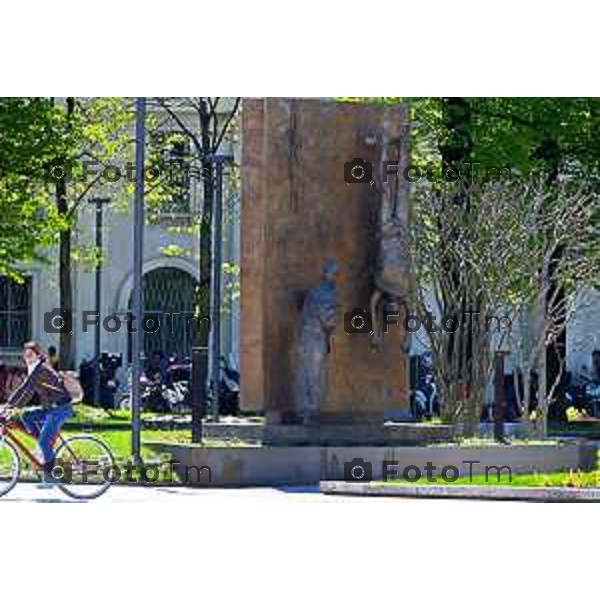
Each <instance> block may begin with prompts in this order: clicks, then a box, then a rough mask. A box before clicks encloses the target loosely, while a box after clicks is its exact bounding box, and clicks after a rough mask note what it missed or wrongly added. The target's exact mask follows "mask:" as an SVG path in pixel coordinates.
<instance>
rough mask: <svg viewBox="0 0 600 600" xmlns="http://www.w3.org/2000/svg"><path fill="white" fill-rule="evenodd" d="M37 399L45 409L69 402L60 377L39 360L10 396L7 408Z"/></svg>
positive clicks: (42, 360)
mask: <svg viewBox="0 0 600 600" xmlns="http://www.w3.org/2000/svg"><path fill="white" fill-rule="evenodd" d="M34 397H37V399H38V400H39V402H40V404H41V405H42V406H43V407H45V408H51V407H54V406H60V405H62V404H68V403H70V402H71V397H70V396H69V393H68V392H67V389H66V388H65V384H64V382H63V380H62V377H61V376H60V375H59V374H58V373H57V372H56V371H55V370H54V369H52V368H51V367H50V366H49V365H48V364H47V363H46V361H45V359H43V358H42V359H41V360H40V362H38V363H37V365H36V366H35V367H34V369H33V371H32V372H31V374H30V375H29V376H28V377H27V379H26V380H25V381H24V382H23V383H22V384H21V385H20V386H19V387H18V388H17V389H16V390H15V391H14V392H13V393H12V394H11V396H10V398H9V399H8V402H7V404H8V406H12V407H17V406H24V405H25V404H29V403H30V402H31V400H32V399H33V398H34Z"/></svg>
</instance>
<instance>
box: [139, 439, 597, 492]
mask: <svg viewBox="0 0 600 600" xmlns="http://www.w3.org/2000/svg"><path fill="white" fill-rule="evenodd" d="M146 446H149V447H151V448H152V449H154V450H157V451H159V452H166V453H170V454H171V455H172V456H173V458H174V460H175V461H176V464H175V466H174V470H175V472H176V473H177V474H178V475H179V478H180V479H181V481H182V483H183V485H192V486H204V487H208V486H230V487H242V486H282V485H289V486H293V485H315V486H316V485H318V484H319V482H320V481H345V480H353V479H352V474H353V473H354V475H356V474H359V475H360V476H361V477H362V481H368V480H370V479H372V480H374V481H378V480H379V481H381V480H382V479H383V477H384V469H385V468H386V465H389V464H394V465H396V467H395V471H394V472H395V473H397V474H398V473H402V472H403V469H405V468H406V467H408V466H409V465H414V466H416V467H418V468H419V469H420V470H421V472H422V473H423V477H425V466H426V465H427V463H428V462H431V463H433V465H435V468H436V469H437V471H436V473H437V475H439V474H440V472H441V470H442V469H443V468H444V467H454V468H456V469H457V470H458V472H459V473H460V475H462V476H468V475H469V472H472V474H473V475H480V474H485V475H487V474H488V471H489V473H490V477H492V478H493V477H496V475H497V473H498V470H499V469H501V470H502V475H503V476H504V477H506V476H507V475H508V471H507V469H510V472H511V473H512V474H516V473H550V472H556V471H561V472H568V471H569V470H573V471H577V470H581V471H591V470H593V469H594V468H595V466H596V447H595V445H594V444H591V443H588V442H585V441H564V442H556V443H545V444H531V443H530V444H518V443H515V444H513V445H510V446H498V445H496V446H481V447H461V446H458V445H440V446H430V447H414V446H413V447H381V446H378V447H375V446H356V447H347V446H346V447H344V446H337V447H325V448H324V447H318V446H305V447H300V446H287V447H284V446H281V447H262V448H259V447H255V448H250V447H247V448H243V447H230V448H225V447H223V448H202V447H198V446H190V445H185V444H163V443H161V442H152V443H148V444H146ZM358 463H360V468H359V469H358V470H353V467H354V466H356V465H357V464H358ZM388 469H389V467H388ZM390 472H391V471H389V470H388V473H390ZM354 480H356V479H354Z"/></svg>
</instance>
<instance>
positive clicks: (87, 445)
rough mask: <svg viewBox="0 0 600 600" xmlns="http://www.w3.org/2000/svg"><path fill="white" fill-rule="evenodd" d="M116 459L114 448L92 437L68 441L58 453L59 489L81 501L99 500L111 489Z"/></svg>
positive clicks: (62, 444)
mask: <svg viewBox="0 0 600 600" xmlns="http://www.w3.org/2000/svg"><path fill="white" fill-rule="evenodd" d="M114 467H115V460H114V458H113V455H112V452H111V451H110V448H109V447H108V446H107V445H106V444H105V443H104V442H102V441H101V440H99V439H96V438H94V437H92V436H89V435H76V436H73V437H71V438H66V439H64V440H63V442H62V443H61V444H60V446H59V447H58V449H57V450H56V466H55V467H54V469H53V474H54V476H55V477H56V478H57V479H61V480H63V481H65V483H61V484H59V488H60V489H61V490H62V491H63V492H64V493H65V494H67V496H70V497H71V498H75V499H77V500H92V499H94V498H98V497H99V496H101V495H102V494H104V492H106V490H107V489H108V488H109V487H110V484H111V483H112V479H111V478H112V477H113V476H114Z"/></svg>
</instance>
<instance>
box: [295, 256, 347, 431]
mask: <svg viewBox="0 0 600 600" xmlns="http://www.w3.org/2000/svg"><path fill="white" fill-rule="evenodd" d="M338 271H339V269H338V265H337V263H336V262H335V261H333V260H329V261H328V262H327V264H326V265H325V267H324V268H323V274H322V279H321V283H320V285H318V286H317V287H315V288H313V289H311V290H310V291H309V292H308V294H307V296H306V299H305V300H304V303H303V305H302V310H301V312H300V320H299V325H298V338H297V346H296V368H295V385H294V392H295V403H296V413H297V415H298V416H299V417H300V418H301V419H302V422H303V423H304V424H305V425H308V424H310V423H311V422H314V420H315V418H316V417H318V415H319V411H320V409H321V407H322V406H323V403H324V401H325V399H326V397H327V362H328V360H327V359H328V354H329V341H330V337H331V335H332V333H333V331H334V329H335V326H336V320H337V308H338V307H337V303H338V301H337V289H336V283H335V281H336V277H337V274H338Z"/></svg>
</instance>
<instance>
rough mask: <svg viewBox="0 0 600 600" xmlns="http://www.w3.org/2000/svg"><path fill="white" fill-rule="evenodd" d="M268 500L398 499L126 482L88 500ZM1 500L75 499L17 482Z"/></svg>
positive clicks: (310, 489) (314, 490)
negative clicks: (144, 485)
mask: <svg viewBox="0 0 600 600" xmlns="http://www.w3.org/2000/svg"><path fill="white" fill-rule="evenodd" d="M249 498H252V499H257V500H267V501H268V502H287V503H290V502H293V503H298V504H300V503H312V504H314V503H331V502H338V503H339V502H352V503H358V502H363V503H364V502H370V503H373V501H375V502H382V503H383V502H390V501H391V502H396V503H397V502H398V501H397V500H396V499H394V498H377V499H372V498H361V497H358V498H356V497H334V496H326V495H324V494H321V493H320V492H319V488H318V486H314V487H304V488H298V487H296V488H264V487H263V488H238V489H231V488H229V489H223V488H206V489H204V488H196V489H194V488H179V487H141V486H132V485H131V486H128V485H115V486H112V487H111V488H110V489H109V490H108V491H107V492H106V493H105V494H104V495H103V496H101V497H100V498H98V499H96V500H92V501H91V502H144V503H147V502H175V503H180V502H196V503H197V502H203V503H210V504H213V503H215V504H217V503H220V502H222V501H223V500H225V501H229V502H232V501H237V500H239V501H241V502H244V500H246V499H249ZM3 502H52V503H56V502H65V503H66V502H75V500H72V499H70V498H69V497H68V496H66V495H65V494H63V493H62V492H61V491H60V490H59V489H57V488H50V489H39V488H38V487H37V485H36V484H34V483H19V484H17V486H16V487H15V488H14V489H13V490H12V491H11V492H10V493H9V494H7V495H6V496H4V497H2V498H0V505H1V504H2V503H3Z"/></svg>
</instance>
